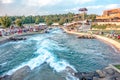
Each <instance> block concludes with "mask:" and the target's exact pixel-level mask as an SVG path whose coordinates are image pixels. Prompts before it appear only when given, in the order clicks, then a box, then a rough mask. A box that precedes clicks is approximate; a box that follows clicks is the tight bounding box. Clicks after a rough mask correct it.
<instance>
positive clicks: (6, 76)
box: [0, 75, 11, 80]
mask: <svg viewBox="0 0 120 80" xmlns="http://www.w3.org/2000/svg"><path fill="white" fill-rule="evenodd" d="M0 80H11V76H10V75H5V76H3V77H0Z"/></svg>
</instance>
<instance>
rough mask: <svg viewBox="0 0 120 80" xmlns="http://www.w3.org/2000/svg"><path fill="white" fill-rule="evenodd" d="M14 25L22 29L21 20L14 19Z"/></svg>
mask: <svg viewBox="0 0 120 80" xmlns="http://www.w3.org/2000/svg"><path fill="white" fill-rule="evenodd" d="M15 24H16V25H17V26H19V27H22V20H21V19H16V20H15Z"/></svg>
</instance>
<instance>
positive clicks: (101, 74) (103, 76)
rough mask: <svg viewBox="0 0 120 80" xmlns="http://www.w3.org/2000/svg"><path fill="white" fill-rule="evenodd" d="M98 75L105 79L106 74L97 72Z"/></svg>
mask: <svg viewBox="0 0 120 80" xmlns="http://www.w3.org/2000/svg"><path fill="white" fill-rule="evenodd" d="M96 73H97V74H98V75H99V77H100V78H105V72H104V71H100V70H97V71H96Z"/></svg>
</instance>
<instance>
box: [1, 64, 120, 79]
mask: <svg viewBox="0 0 120 80" xmlns="http://www.w3.org/2000/svg"><path fill="white" fill-rule="evenodd" d="M69 71H70V73H72V75H73V76H75V77H77V78H78V79H79V80H120V73H119V72H117V71H116V70H114V69H113V68H111V67H110V66H109V67H106V68H105V69H103V70H96V71H94V72H74V71H73V70H72V72H71V70H69ZM31 72H32V71H31V69H30V67H29V66H24V67H22V68H20V69H19V70H17V71H15V72H14V73H13V74H12V75H5V76H2V77H0V80H25V79H26V78H27V76H29V75H30V74H32V73H31ZM38 80H39V79H38Z"/></svg>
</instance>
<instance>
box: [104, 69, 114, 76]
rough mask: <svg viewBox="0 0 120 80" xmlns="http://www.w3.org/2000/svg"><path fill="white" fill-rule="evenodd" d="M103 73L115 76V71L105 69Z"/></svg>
mask: <svg viewBox="0 0 120 80" xmlns="http://www.w3.org/2000/svg"><path fill="white" fill-rule="evenodd" d="M105 71H106V72H107V74H110V75H113V74H115V71H114V70H113V69H111V68H108V69H105Z"/></svg>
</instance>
